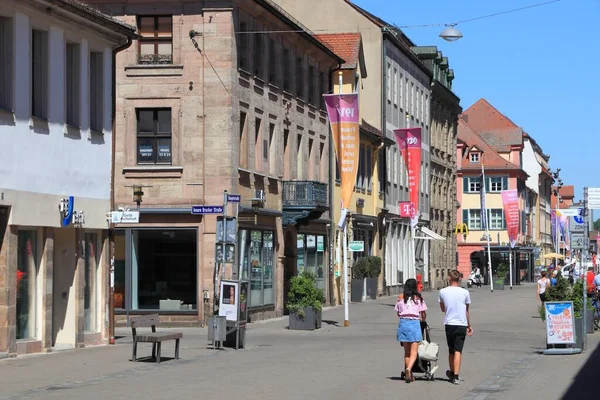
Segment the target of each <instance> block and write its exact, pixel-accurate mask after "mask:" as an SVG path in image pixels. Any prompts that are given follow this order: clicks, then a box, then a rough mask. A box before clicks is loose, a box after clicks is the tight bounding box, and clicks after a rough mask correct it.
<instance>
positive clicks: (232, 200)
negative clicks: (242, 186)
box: [227, 194, 242, 203]
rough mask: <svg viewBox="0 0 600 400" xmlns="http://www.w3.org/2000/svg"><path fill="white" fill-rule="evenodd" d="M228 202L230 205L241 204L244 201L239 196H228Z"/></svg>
mask: <svg viewBox="0 0 600 400" xmlns="http://www.w3.org/2000/svg"><path fill="white" fill-rule="evenodd" d="M227 201H228V202H230V203H239V202H240V201H242V195H239V194H228V195H227Z"/></svg>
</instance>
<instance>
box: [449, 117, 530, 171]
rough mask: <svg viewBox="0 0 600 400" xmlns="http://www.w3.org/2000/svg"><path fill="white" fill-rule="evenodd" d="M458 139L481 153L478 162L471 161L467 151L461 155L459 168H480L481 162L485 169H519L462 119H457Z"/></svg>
mask: <svg viewBox="0 0 600 400" xmlns="http://www.w3.org/2000/svg"><path fill="white" fill-rule="evenodd" d="M458 140H461V141H463V142H464V143H466V145H467V147H468V148H472V147H477V148H478V149H480V150H481V152H482V154H481V157H480V158H479V160H480V162H476V163H472V162H471V161H470V159H469V152H468V151H467V152H465V154H464V155H463V156H462V157H463V160H462V163H461V167H460V168H459V170H481V164H482V163H483V165H484V167H485V168H486V169H517V170H518V169H520V168H519V167H517V166H516V165H515V164H513V163H511V162H510V161H507V160H505V159H504V158H502V156H501V155H500V154H498V152H497V151H496V150H494V149H493V148H492V146H490V145H489V144H488V143H487V142H486V141H485V140H484V139H483V138H482V137H481V136H480V135H479V134H478V133H477V132H476V131H475V130H474V129H473V128H471V126H470V125H469V124H467V123H466V122H465V121H464V120H462V119H459V120H458Z"/></svg>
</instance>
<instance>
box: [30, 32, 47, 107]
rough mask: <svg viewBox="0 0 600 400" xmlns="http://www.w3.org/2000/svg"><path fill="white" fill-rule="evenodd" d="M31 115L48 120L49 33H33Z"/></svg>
mask: <svg viewBox="0 0 600 400" xmlns="http://www.w3.org/2000/svg"><path fill="white" fill-rule="evenodd" d="M31 115H32V116H34V117H36V118H40V119H48V32H46V31H39V30H36V29H34V30H33V31H32V33H31Z"/></svg>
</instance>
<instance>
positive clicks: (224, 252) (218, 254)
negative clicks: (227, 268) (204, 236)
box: [215, 243, 235, 264]
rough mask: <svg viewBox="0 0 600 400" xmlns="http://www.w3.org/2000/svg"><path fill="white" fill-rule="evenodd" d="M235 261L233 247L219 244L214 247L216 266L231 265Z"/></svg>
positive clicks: (232, 245)
mask: <svg viewBox="0 0 600 400" xmlns="http://www.w3.org/2000/svg"><path fill="white" fill-rule="evenodd" d="M234 261H235V245H234V244H221V243H217V244H216V245H215V262H216V263H218V264H223V263H226V264H231V263H233V262H234Z"/></svg>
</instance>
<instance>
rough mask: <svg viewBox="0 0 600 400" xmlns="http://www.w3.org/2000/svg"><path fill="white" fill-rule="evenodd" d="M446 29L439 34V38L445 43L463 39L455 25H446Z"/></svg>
mask: <svg viewBox="0 0 600 400" xmlns="http://www.w3.org/2000/svg"><path fill="white" fill-rule="evenodd" d="M446 26H447V28H446V29H444V30H443V31H442V33H440V37H441V38H442V39H444V40H445V41H446V42H456V41H457V40H459V39H461V38H462V37H463V34H462V33H461V32H460V31H459V30H458V29H456V28H455V26H456V24H450V25H446Z"/></svg>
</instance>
